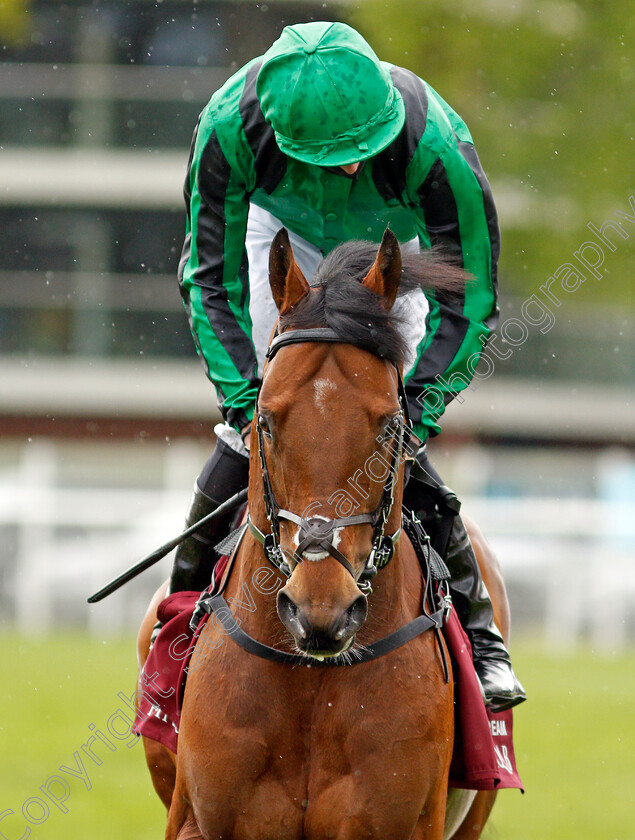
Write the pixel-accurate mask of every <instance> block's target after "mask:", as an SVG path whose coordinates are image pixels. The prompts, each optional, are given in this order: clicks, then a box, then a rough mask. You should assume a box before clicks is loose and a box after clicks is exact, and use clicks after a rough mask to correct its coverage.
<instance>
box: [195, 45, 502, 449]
mask: <svg viewBox="0 0 635 840" xmlns="http://www.w3.org/2000/svg"><path fill="white" fill-rule="evenodd" d="M260 65H261V59H254V60H253V61H251V62H250V63H249V64H247V65H246V66H245V67H243V68H242V69H241V70H239V71H238V72H237V73H236V74H235V75H234V76H233V77H232V78H231V79H229V80H228V81H227V82H226V84H225V85H224V86H223V87H222V88H221V89H220V90H219V91H217V92H216V93H215V94H214V95H213V96H212V99H211V100H210V102H209V104H208V105H207V106H206V108H205V109H204V110H203V112H202V114H201V117H200V120H199V124H198V126H197V129H196V131H195V134H194V138H193V142H192V150H191V155H190V163H189V167H188V174H187V179H186V185H185V196H186V203H187V228H186V238H185V243H184V247H183V254H182V259H181V263H180V267H179V281H180V284H181V291H182V295H183V299H184V302H185V305H186V309H187V312H188V316H189V319H190V325H191V328H192V332H193V335H194V339H195V342H196V347H197V350H198V352H199V355H200V356H201V358H202V360H203V362H204V365H205V368H206V371H207V373H208V375H209V377H210V379H211V380H212V382H213V383H214V385H215V386H216V389H217V392H218V395H219V400H220V405H221V410H222V412H223V415H224V416H225V419H226V420H227V421H228V422H229V423H231V424H232V425H233V426H235V427H236V428H240V427H242V426H244V425H245V424H246V423H247V422H248V421H249V420H250V419H251V417H252V414H253V408H254V404H255V399H256V393H257V388H258V374H257V360H256V353H255V350H254V345H253V342H252V340H251V319H250V315H249V276H248V264H247V257H246V251H245V233H246V226H247V215H248V210H249V203H250V202H253V203H254V204H256V205H258V206H260V207H262V208H264V209H265V210H268V211H269V212H270V213H272V214H273V215H274V216H275V217H276V218H277V219H279V220H280V221H281V222H282V223H283V224H284V225H285V226H286V227H287V228H288V229H289V230H290V231H292V232H294V233H296V234H297V235H299V236H301V237H303V238H304V239H306V240H307V241H308V242H310V243H311V244H313V245H314V246H315V247H317V248H318V249H319V250H320V251H322V253H323V254H327V253H329V252H330V251H331V250H333V248H335V247H336V246H337V245H338V244H340V243H341V242H345V241H347V240H350V239H370V240H373V241H376V242H380V241H381V237H382V234H383V232H384V230H385V228H386V226H387V225H390V227H391V229H392V230H393V232H394V233H395V234H396V236H397V238H398V239H399V240H400V241H402V242H405V241H408V240H410V239H412V238H413V237H415V236H418V238H419V241H420V243H421V245H422V247H424V248H426V247H429V246H430V245H433V244H437V243H439V244H442V245H443V246H445V248H446V249H447V250H449V251H450V253H452V254H453V255H454V256H455V257H456V259H457V261H458V262H459V263H460V264H461V265H462V266H463V267H464V268H465V269H466V270H467V271H468V272H470V274H472V275H473V277H474V278H475V279H474V281H473V282H470V283H468V284H467V286H466V288H465V290H464V292H463V293H462V294H460V295H454V296H451V297H449V296H448V297H444V296H441V295H438V296H436V297H435V295H434V294H432V293H428V294H427V297H428V301H429V305H430V309H429V313H428V316H427V324H426V326H427V330H426V335H425V337H424V338H423V339H422V341H421V342H420V344H419V346H418V348H417V361H416V364H415V365H414V367H413V368H412V369H411V370H410V371H409V372H408V373H407V375H406V389H407V393H408V399H409V404H410V410H411V415H412V418H413V420H414V422H415V431H416V432H417V434H419V435H420V436H421V437H422V438H423V439H425V438H426V437H427V436H428V435H429V434H436V433H438V432H439V431H440V428H439V426H438V425H437V420H438V418H439V417H440V415H441V414H442V413H443V410H444V408H445V405H446V404H447V403H448V402H449V401H450V400H451V399H452V398H453V396H454V395H455V394H456V393H458V392H459V391H461V390H463V388H465V387H467V385H468V384H469V382H470V380H471V379H472V376H473V373H474V369H475V367H476V363H477V361H478V359H479V357H480V354H481V351H482V348H483V345H484V343H485V342H486V340H487V337H488V336H489V335H490V333H491V331H492V329H493V328H494V326H495V325H496V320H497V312H498V310H497V307H496V297H497V291H496V287H497V281H496V264H497V260H498V254H499V241H500V240H499V231H498V223H497V217H496V209H495V206H494V202H493V199H492V194H491V190H490V188H489V184H488V182H487V179H486V178H485V175H484V173H483V170H482V167H481V165H480V162H479V160H478V157H477V154H476V151H475V149H474V145H473V142H472V138H471V135H470V133H469V131H468V129H467V127H466V125H465V123H464V122H463V121H462V120H461V118H460V117H459V116H458V115H457V114H456V113H455V112H454V111H453V110H452V109H451V108H450V107H449V105H447V103H446V102H444V101H443V99H442V98H441V97H440V96H439V95H438V94H437V93H436V92H435V91H434V90H433V89H432V88H431V87H430V86H429V85H427V84H426V83H425V82H424V81H422V80H421V79H419V78H418V77H417V76H415V75H414V74H413V73H411V72H410V71H408V70H405V69H402V68H399V67H394V66H392V65H388V64H386V65H385V68H386V70H387V72H388V73H389V74H390V76H391V79H392V82H393V84H394V86H395V88H396V89H397V90H398V91H399V93H400V94H401V97H402V99H403V102H404V106H405V112H406V118H405V123H404V126H403V129H402V130H401V132H400V133H399V134H398V136H397V138H396V139H395V140H394V141H393V142H392V143H391V144H390V145H389V146H388V147H387V148H385V149H384V150H383V151H381V152H380V153H379V154H378V155H376V156H375V157H372V158H370V159H368V160H366V161H365V163H364V166H363V167H362V168H361V169H360V171H359V172H358V173H357V174H356V176H355V177H349V176H347V175H346V174H345V173H344V172H343V171H342V170H337V169H336V168H326V167H322V166H317V165H314V164H310V163H304V162H302V161H299V160H296V159H294V158H292V157H288V156H286V155H284V154H283V153H282V152H281V151H280V149H279V148H278V146H277V144H276V140H275V136H274V132H273V130H272V128H271V126H269V125H268V124H267V122H266V121H265V120H264V117H263V114H262V111H261V108H260V104H259V101H258V97H257V94H256V78H257V76H258V70H259V68H260Z"/></svg>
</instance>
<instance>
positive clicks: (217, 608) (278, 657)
mask: <svg viewBox="0 0 635 840" xmlns="http://www.w3.org/2000/svg"><path fill="white" fill-rule="evenodd" d="M197 607H198V608H200V609H202V610H204V611H205V612H206V613H209V614H211V613H212V612H213V613H215V615H216V617H217V619H218V621H220V623H221V625H222V627H223V630H224V631H225V633H226V634H227V635H228V636H230V637H231V638H232V640H233V641H234V642H236V644H237V645H238V646H239V647H241V648H242V649H243V650H246V651H247V652H248V653H251V654H253V655H254V656H259V657H260V658H261V659H268V660H269V661H270V662H280V663H283V664H285V665H304V666H305V667H321V666H327V667H328V666H331V667H337V666H349V665H360V664H361V663H363V662H370V661H372V660H373V659H378V658H379V657H380V656H385V655H386V654H387V653H390V652H391V651H393V650H396V649H397V648H400V647H401V646H402V645H405V644H406V643H407V642H410V641H412V640H413V639H416V638H417V636H421V634H422V633H425V632H426V630H432V629H434V630H438V629H439V628H440V627H441V626H442V623H443V614H444V609H443V607H442V608H440V609H438V610H437V611H436V612H434V613H432V614H431V615H420V616H418V617H417V618H415V619H413V620H412V621H409V622H408V624H404V626H403V627H400V628H399V630H395V632H394V633H391V634H390V635H389V636H385V637H384V638H383V639H380V640H379V641H377V642H373V643H372V644H370V645H365V646H364V648H363V649H362V650H360V651H356V652H355V653H354V654H353V655H352V656H351V657H350V658H348V657H347V658H344V657H342V656H341V655H340V656H334V657H332V658H327V659H324V660H321V661H320V660H318V659H314V658H313V657H309V656H302V655H300V654H297V653H286V652H285V651H283V650H277V649H276V648H272V647H269V645H264V644H263V643H262V642H259V641H258V640H257V639H254V638H253V637H252V636H250V635H249V634H248V633H246V632H245V631H244V630H243V629H242V628H241V627H240V625H239V624H238V622H237V621H236V619H235V618H234V616H233V614H232V611H231V609H230V608H229V604H228V603H227V601H226V600H225V599H224V598H223V596H222V595H212V596H207V597H203V598H201V600H200V601H199V603H198V604H197Z"/></svg>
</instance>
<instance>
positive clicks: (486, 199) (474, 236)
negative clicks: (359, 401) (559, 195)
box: [406, 87, 500, 439]
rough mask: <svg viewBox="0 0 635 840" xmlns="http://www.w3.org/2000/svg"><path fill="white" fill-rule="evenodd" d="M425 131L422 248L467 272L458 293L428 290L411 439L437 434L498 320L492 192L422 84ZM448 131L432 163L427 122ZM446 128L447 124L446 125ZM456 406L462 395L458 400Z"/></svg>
mask: <svg viewBox="0 0 635 840" xmlns="http://www.w3.org/2000/svg"><path fill="white" fill-rule="evenodd" d="M428 95H429V108H428V115H427V116H428V127H427V128H426V131H425V132H424V134H423V137H422V142H421V154H417V153H415V155H414V158H413V161H412V163H411V164H410V167H409V169H410V171H409V181H410V195H411V196H412V199H413V204H414V206H415V208H416V209H415V212H416V217H417V229H418V235H419V239H420V242H421V244H422V246H425V247H428V246H429V245H435V244H440V245H443V246H444V248H445V250H446V251H449V253H450V254H451V255H453V256H454V257H455V258H456V260H457V262H458V263H459V264H460V265H462V267H463V268H465V270H466V271H467V272H469V274H470V275H471V278H470V279H469V280H468V282H467V284H466V286H465V289H464V291H462V292H461V293H460V294H441V293H438V294H436V295H435V294H434V293H429V294H428V295H427V296H428V300H429V304H430V309H429V313H428V316H427V319H426V327H427V329H426V334H425V337H424V338H423V340H422V341H421V343H420V345H419V347H418V357H417V362H416V363H415V365H414V366H413V367H412V368H411V371H410V375H409V376H408V378H407V382H406V389H407V393H408V402H409V406H410V409H411V414H412V417H413V420H414V423H415V430H416V431H417V434H419V435H420V436H421V435H422V436H423V439H425V438H426V437H428V435H436V434H438V433H439V432H440V431H441V429H440V426H439V425H438V423H437V420H438V419H439V417H440V416H441V414H442V413H443V411H444V410H445V406H446V405H447V404H448V403H449V402H450V401H451V400H452V399H454V398H455V397H456V396H457V395H458V394H459V393H460V392H461V391H462V390H463V389H464V388H467V387H468V386H470V387H474V386H471V385H470V383H471V380H472V378H473V376H474V371H475V369H476V365H477V364H478V361H479V359H480V357H481V354H482V350H483V347H484V345H485V344H486V342H487V340H488V337H489V336H490V335H491V333H492V331H493V329H494V328H495V327H496V323H497V321H498V307H497V303H496V301H497V262H498V256H499V251H500V233H499V228H498V219H497V215H496V207H495V205H494V200H493V197H492V191H491V189H490V186H489V183H488V181H487V178H486V177H485V174H484V172H483V169H482V167H481V164H480V161H479V159H478V155H477V154H476V150H475V148H474V145H473V143H472V137H471V135H470V133H469V131H468V129H467V127H466V126H465V123H463V121H462V120H461V119H460V117H458V115H457V114H456V113H455V112H454V111H452V109H451V108H450V107H449V106H448V105H447V104H446V103H445V102H444V101H443V100H442V99H441V97H439V96H438V94H436V93H435V92H434V91H433V90H432V88H430V87H428ZM435 116H436V118H437V119H438V121H442V120H443V119H445V120H447V123H449V124H450V126H451V130H450V131H449V132H446V133H447V140H446V142H445V143H444V144H443V147H442V148H441V150H440V151H439V152H438V154H437V155H436V156H435V159H434V160H433V161H432V162H430V159H429V146H428V147H427V148H426V145H425V144H426V135H427V133H428V129H430V130H433V128H434V125H433V120H434V119H435ZM447 123H446V126H447ZM458 400H459V401H460V402H462V401H463V398H462V397H460V396H459V397H458Z"/></svg>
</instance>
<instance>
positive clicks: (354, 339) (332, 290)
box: [280, 240, 466, 364]
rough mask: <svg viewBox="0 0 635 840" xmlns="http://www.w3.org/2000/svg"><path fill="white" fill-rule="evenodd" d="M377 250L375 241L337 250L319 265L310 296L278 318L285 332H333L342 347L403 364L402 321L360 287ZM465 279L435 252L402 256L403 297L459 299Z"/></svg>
mask: <svg viewBox="0 0 635 840" xmlns="http://www.w3.org/2000/svg"><path fill="white" fill-rule="evenodd" d="M377 250H378V245H376V244H375V243H374V242H365V241H362V240H353V241H351V242H346V243H344V244H343V245H339V246H338V247H337V248H335V250H334V251H332V252H331V253H330V254H329V255H328V256H327V257H326V258H325V259H324V260H323V261H322V262H321V263H320V265H319V266H318V269H317V271H316V273H315V276H314V277H313V279H312V281H311V286H312V290H311V294H308V295H306V297H304V298H303V299H302V300H301V301H300V302H299V303H298V304H297V305H296V306H294V307H293V309H292V310H291V312H289V313H287V314H286V315H284V316H282V317H281V318H280V327H281V329H285V330H286V329H308V328H310V327H330V328H331V329H332V330H334V331H335V332H336V333H337V335H338V336H339V337H340V338H341V339H342V341H343V342H344V343H346V344H353V345H354V346H355V347H360V348H361V349H363V350H367V351H368V352H369V353H372V354H373V355H375V356H379V357H380V358H383V359H388V360H389V361H391V362H394V363H395V364H402V363H403V360H404V357H405V354H406V339H405V338H404V336H403V334H402V331H401V326H402V319H401V317H400V316H399V315H398V314H397V313H396V312H394V311H389V310H387V309H385V308H384V306H383V304H382V300H381V298H380V297H379V296H378V295H376V294H375V293H374V292H372V291H371V290H370V289H367V288H366V287H365V286H362V280H363V279H364V277H365V276H366V274H367V273H368V271H369V269H370V267H371V266H372V264H373V263H374V262H375V258H376V256H377ZM465 279H466V275H465V273H464V272H463V270H462V269H461V268H459V267H458V266H457V265H456V263H452V262H451V261H450V260H448V259H447V258H446V257H444V256H442V255H441V254H440V253H439V251H438V250H436V249H430V250H428V251H422V252H419V253H414V254H411V253H402V278H401V285H400V289H399V294H400V295H403V294H406V293H407V292H410V291H413V290H414V289H416V288H423V289H432V290H435V291H437V292H442V293H445V294H446V295H447V294H448V293H450V294H452V293H454V294H456V293H457V292H460V291H461V290H462V288H463V286H464V285H465ZM438 297H440V296H439V295H438Z"/></svg>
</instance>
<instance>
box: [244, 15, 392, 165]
mask: <svg viewBox="0 0 635 840" xmlns="http://www.w3.org/2000/svg"><path fill="white" fill-rule="evenodd" d="M256 91H257V95H258V99H259V101H260V107H261V108H262V112H263V115H264V117H265V120H266V121H267V122H268V123H269V124H270V125H271V126H272V128H273V130H274V132H275V137H276V142H277V144H278V146H279V147H280V149H281V150H282V151H283V152H284V153H285V154H287V155H289V156H290V157H293V158H297V159H298V160H302V161H305V162H306V163H315V164H318V165H319V166H346V165H347V164H350V163H357V162H358V161H362V160H365V159H366V158H369V157H372V156H373V155H376V154H378V153H379V152H381V151H382V150H383V149H385V148H386V146H388V145H389V144H390V143H391V142H392V141H393V140H394V139H395V138H396V137H397V135H398V134H399V132H400V131H401V129H402V127H403V124H404V120H405V109H404V104H403V99H402V98H401V94H400V93H399V91H398V90H397V89H396V88H395V86H394V85H393V83H392V79H391V78H390V73H389V72H388V70H387V69H386V67H385V66H384V65H383V64H382V63H381V62H380V61H379V59H378V58H377V56H376V55H375V53H374V52H373V50H372V49H371V48H370V46H369V45H368V44H367V43H366V41H365V40H364V39H363V38H362V36H361V35H360V34H359V33H358V32H356V31H355V30H354V29H352V28H351V27H350V26H347V25H346V24H344V23H328V22H315V23H301V24H298V25H296V26H287V27H286V28H285V29H283V31H282V34H281V36H280V38H278V40H277V41H276V42H275V43H274V44H273V45H272V46H271V47H270V48H269V50H267V52H266V53H265V55H264V56H263V61H262V65H261V67H260V71H259V73H258V78H257V81H256Z"/></svg>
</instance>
